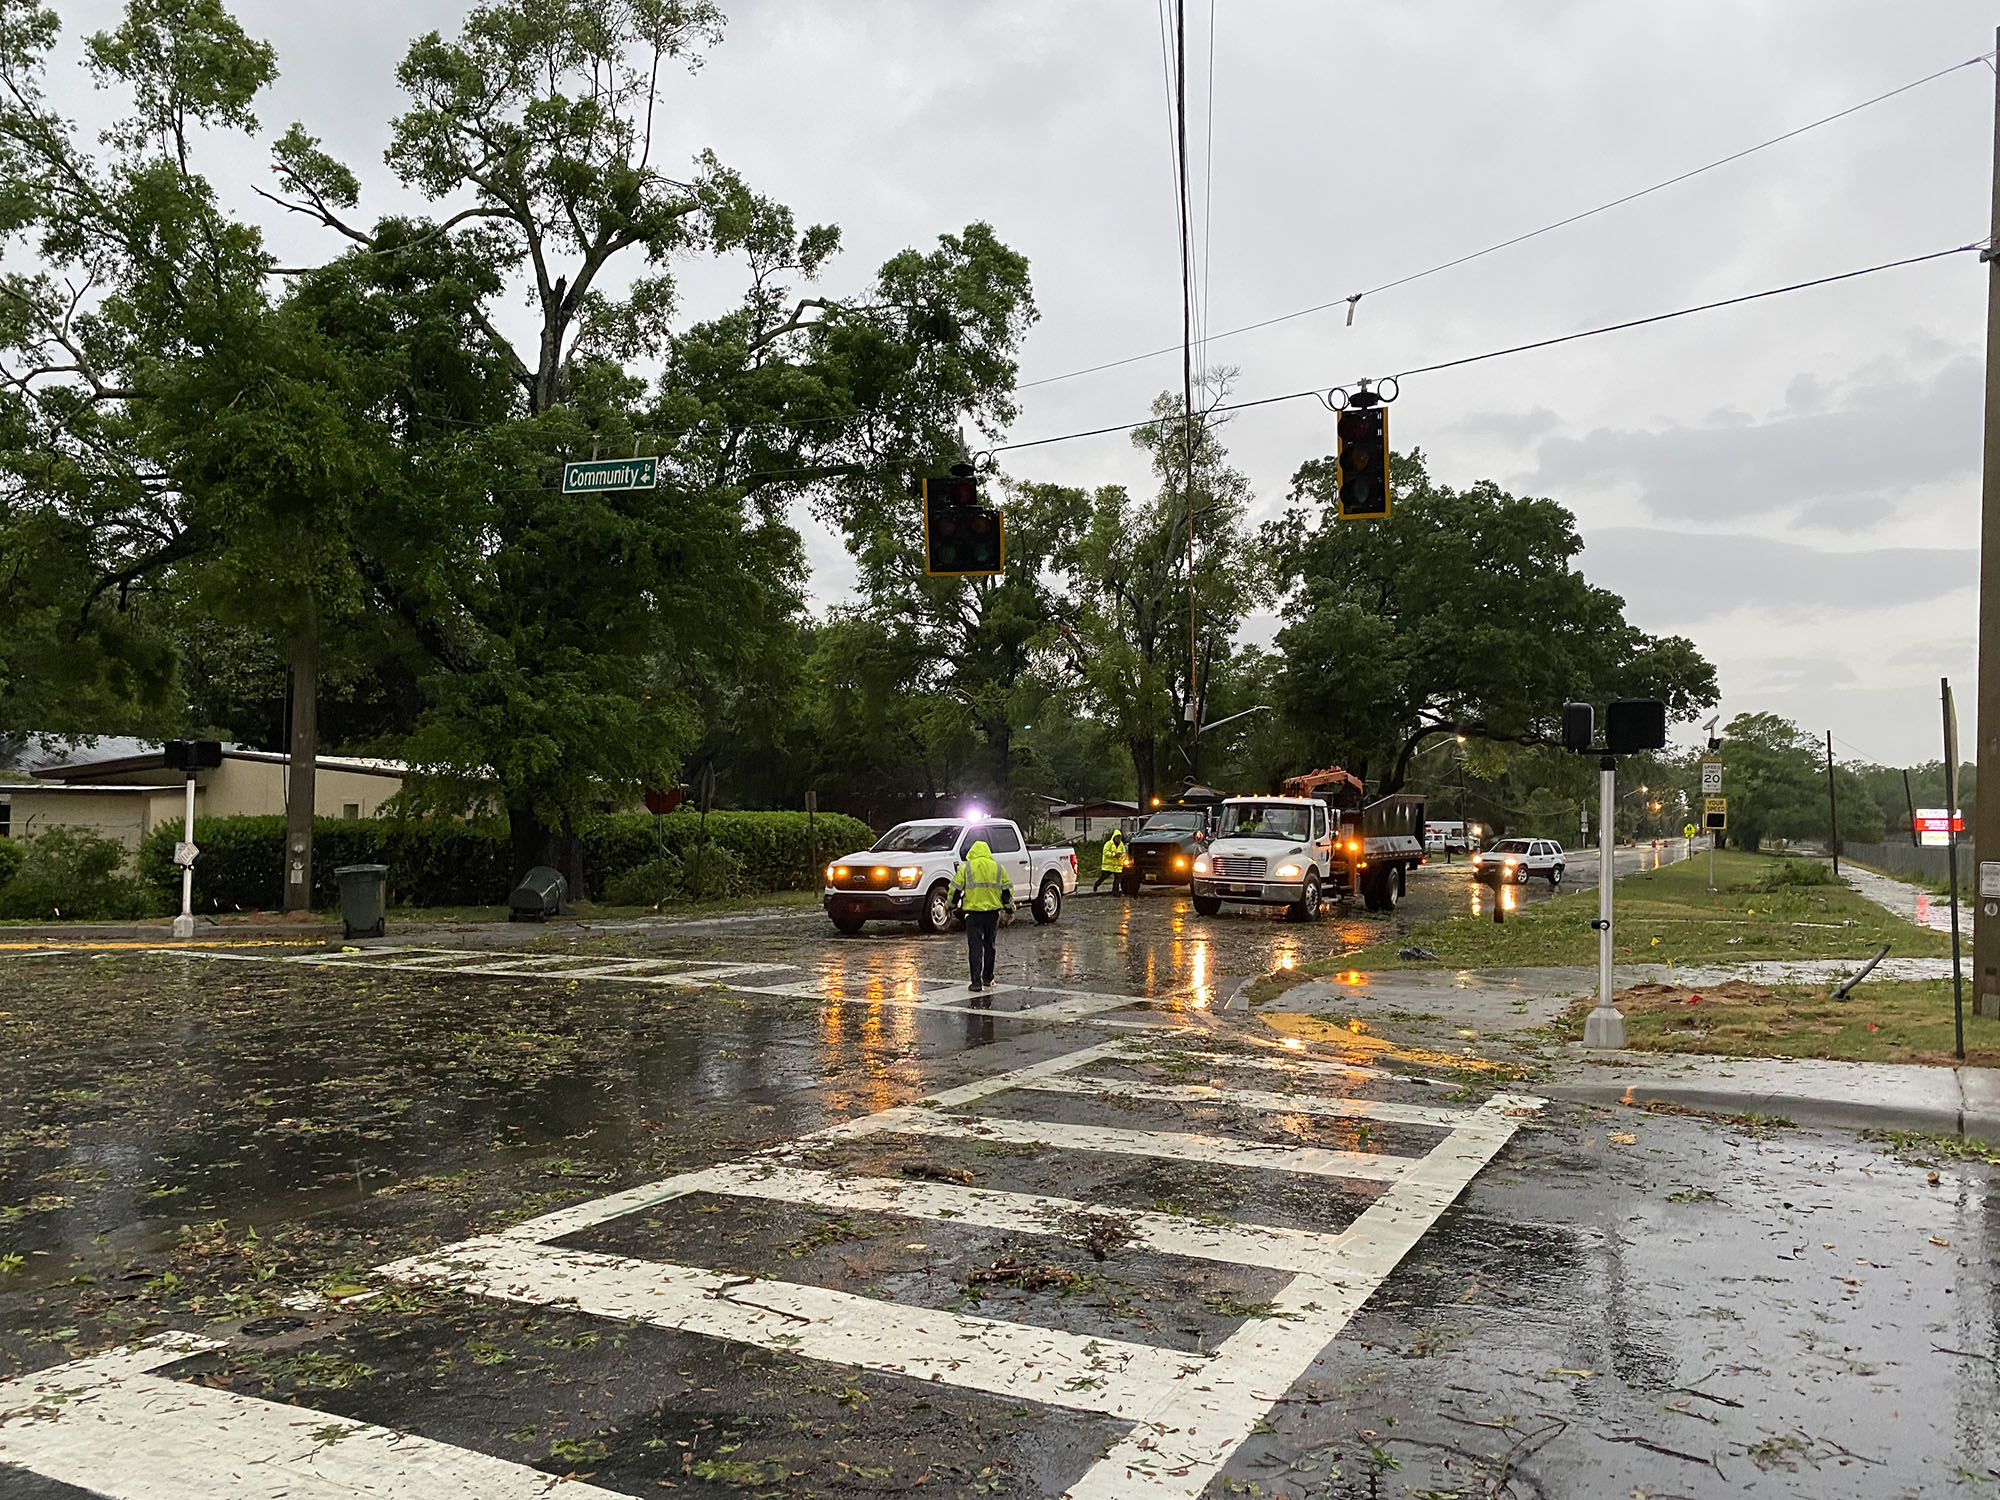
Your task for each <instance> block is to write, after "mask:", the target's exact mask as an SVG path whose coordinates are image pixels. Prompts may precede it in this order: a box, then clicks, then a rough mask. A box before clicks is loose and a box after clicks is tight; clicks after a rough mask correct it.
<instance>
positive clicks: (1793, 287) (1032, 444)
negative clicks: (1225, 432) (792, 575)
mask: <svg viewBox="0 0 2000 1500" xmlns="http://www.w3.org/2000/svg"><path fill="white" fill-rule="evenodd" d="M1974 61H1978V59H1974ZM1985 248H1986V242H1985V241H1984V240H1975V241H1974V242H1973V243H1971V244H1969V245H1954V246H1952V247H1951V248H1950V249H1949V250H1933V251H1931V252H1929V253H1928V254H1925V255H1909V256H1905V257H1904V258H1903V259H1901V260H1885V261H1883V262H1881V263H1880V264H1878V265H1873V266H1863V267H1861V268H1860V269H1859V270H1856V271H1841V272H1839V273H1837V274H1836V275H1832V276H1818V277H1814V278H1813V279H1812V280H1810V281H1794V282H1791V283H1789V284H1787V285H1785V286H1774V287H1769V288H1766V289H1765V290H1764V291H1761V292H1745V293H1744V294H1743V295H1741V296H1738V297H1723V298H1720V299H1719V300H1717V301H1714V302H1701V303H1697V304H1696V305H1694V306H1693V307H1680V308H1675V309H1674V310H1673V311H1672V312H1663V313H1653V314H1651V315H1649V316H1647V317H1643V318H1628V319H1626V320H1625V321H1624V322H1622V323H1606V324H1603V325H1602V326H1600V327H1597V328H1585V329H1581V330H1579V331H1578V332H1576V333H1563V334H1557V335H1556V336H1555V337H1554V338H1546V339H1536V340H1534V341H1532V342H1530V343H1526V344H1510V345H1508V346H1506V347H1505V348H1502V349H1489V350H1487V351H1485V352H1484V353H1482V354H1466V355H1461V356H1460V357H1459V358H1457V359H1446V360H1439V361H1438V362H1437V363H1435V364H1428V365H1413V366H1411V367H1410V368H1408V369H1405V370H1400V371H1397V372H1396V374H1395V376H1394V378H1395V379H1396V380H1398V381H1401V380H1403V379H1406V378H1407V377H1409V376H1412V375H1429V374H1432V373H1434V372H1436V371H1439V370H1455V369H1457V368H1459V367H1460V366H1461V365H1472V364H1479V363H1481V362H1483V361H1485V360H1489V359H1502V358H1505V357H1506V356H1507V355H1510V354H1525V353H1527V352H1529V351H1530V350H1533V349H1549V348H1553V347H1554V346H1555V345H1557V344H1571V343H1575V342H1576V341H1577V340H1578V339H1589V338H1596V337H1597V336H1598V335H1599V334H1605V333H1622V332H1624V331H1625V330H1627V329H1631V328H1644V327H1646V326H1648V325H1649V324H1653V323H1666V322H1670V321H1672V320H1673V319H1675V318H1688V317H1693V316H1694V315H1695V314H1696V313H1705V312H1714V311H1716V310H1717V309H1718V308H1724V307H1738V306H1741V305H1742V304H1743V303H1746V302H1761V301H1763V300H1765V299H1766V298H1769V297H1782V296H1785V295H1786V294H1787V293H1790V292H1803V291H1808V290H1810V289H1811V288H1813V287H1819V286H1832V285H1833V284H1834V283H1836V282H1841V281H1853V280H1855V279H1856V278H1858V277H1862V276H1873V275H1874V274H1876V273H1877V272H1878V271H1894V270H1897V269H1899V268H1900V267H1903V266H1916V265H1922V264H1923V263H1924V262H1926V261H1932V260H1942V259H1944V258H1945V257H1947V256H1952V255H1966V254H1969V253H1971V252H1972V251H1975V250H1984V249H1985ZM1308 396H1313V397H1318V398H1319V399H1321V400H1324V399H1325V398H1326V393H1325V388H1324V387H1318V386H1316V387H1313V388H1312V389H1309V390H1303V391H1287V392H1286V393H1285V394H1284V395H1282V396H1260V397H1258V398H1257V399H1255V400H1252V401H1231V402H1225V403H1223V404H1222V405H1219V406H1216V407H1214V408H1212V410H1213V411H1215V412H1229V411H1248V410H1249V409H1250V408H1252V407H1256V406H1272V405H1275V404H1276V403H1278V402H1280V401H1299V400H1303V399H1304V398H1306V397H1308ZM1157 421H1158V419H1157V418H1148V419H1146V420H1145V421H1141V422H1120V423H1116V424H1114V425H1112V426H1109V427H1092V428H1088V429H1086V430H1084V431H1082V432H1065V433H1058V434H1057V435H1055V436H1053V437H1045V438H1027V439H1024V440H1023V441H1021V442H1018V443H1001V444H998V445H997V446H995V447H993V448H990V449H988V450H987V451H988V452H990V453H1011V452H1014V451H1016V450H1017V449H1021V448H1043V447H1047V446H1048V445H1049V444H1051V443H1068V442H1074V441H1076V440H1077V439H1080V438H1089V437H1103V436H1104V435H1106V434H1107V433H1113V432H1136V431H1138V430H1139V429H1140V428H1142V427H1151V426H1153V425H1155V424H1156V422H1157Z"/></svg>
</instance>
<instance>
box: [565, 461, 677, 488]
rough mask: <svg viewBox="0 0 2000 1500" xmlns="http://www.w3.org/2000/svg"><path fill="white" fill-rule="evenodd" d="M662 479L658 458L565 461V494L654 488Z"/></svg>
mask: <svg viewBox="0 0 2000 1500" xmlns="http://www.w3.org/2000/svg"><path fill="white" fill-rule="evenodd" d="M659 482H660V461H659V460H658V459H657V458H602V459H600V458H593V459H591V460H590V461H589V462H587V463H580V464H564V465H563V489H562V492H563V493H564V494H565V495H597V494H602V493H604V492H605V491H607V490H650V489H652V488H653V487H654V486H655V485H657V484H658V483H659Z"/></svg>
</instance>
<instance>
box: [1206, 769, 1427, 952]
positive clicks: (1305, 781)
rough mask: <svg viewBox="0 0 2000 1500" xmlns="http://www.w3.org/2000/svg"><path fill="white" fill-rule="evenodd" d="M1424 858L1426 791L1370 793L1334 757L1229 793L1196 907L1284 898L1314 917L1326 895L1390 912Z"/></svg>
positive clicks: (1296, 912)
mask: <svg viewBox="0 0 2000 1500" xmlns="http://www.w3.org/2000/svg"><path fill="white" fill-rule="evenodd" d="M1423 862H1424V799H1423V797H1421V796H1419V795H1415V794H1394V795H1391V796H1387V797H1378V798H1376V799H1375V800H1374V801H1372V802H1370V801H1367V800H1366V799H1365V798H1364V796H1363V791H1362V785H1361V782H1360V780H1359V778H1357V777H1355V776H1353V775H1351V774H1349V773H1348V772H1346V771H1343V770H1341V769H1340V768H1339V767H1338V766H1334V767H1330V768H1328V769H1326V770H1323V771H1314V772H1312V773H1310V774H1309V775H1305V776H1295V777H1293V778H1291V779H1290V780H1289V781H1287V782H1286V783H1285V784H1284V789H1283V792H1282V793H1281V794H1280V795H1277V796H1268V797H1230V798H1227V799H1225V800H1224V801H1223V803H1222V806H1221V808H1220V809H1219V811H1218V813H1217V816H1216V823H1215V832H1214V835H1213V837H1212V838H1211V839H1210V841H1209V845H1208V848H1207V850H1206V852H1205V853H1203V854H1202V855H1201V856H1200V857H1199V858H1197V859H1196V860H1195V862H1194V881H1193V894H1194V909H1195V910H1196V911H1198V912H1200V913H1201V914H1202V915H1203V916H1214V915H1215V914H1216V913H1217V912H1219V911H1221V910H1222V907H1223V905H1224V903H1226V902H1233V903H1237V904H1241V905H1249V906H1282V907H1284V908H1285V909H1286V915H1287V916H1289V917H1291V918H1292V919H1293V920H1295V921H1301V922H1309V921H1311V920H1312V919H1313V918H1315V917H1317V916H1318V915H1319V913H1320V908H1321V907H1322V906H1323V905H1324V904H1325V903H1326V902H1328V901H1335V902H1340V903H1343V904H1345V903H1348V902H1351V901H1354V900H1356V899H1357V898H1358V899H1359V900H1360V901H1361V902H1362V904H1363V905H1364V906H1366V907H1367V908H1368V910H1370V911H1390V910H1393V909H1394V907H1395V905H1396V902H1397V901H1398V900H1399V899H1401V897H1402V895H1403V893H1404V887H1405V883H1406V881H1407V878H1408V874H1409V871H1410V869H1411V868H1412V867H1413V866H1416V865H1420V864H1422V863H1423Z"/></svg>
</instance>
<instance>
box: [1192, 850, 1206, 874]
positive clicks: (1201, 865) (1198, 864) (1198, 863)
mask: <svg viewBox="0 0 2000 1500" xmlns="http://www.w3.org/2000/svg"><path fill="white" fill-rule="evenodd" d="M1194 872H1195V874H1197V875H1206V874H1207V873H1208V856H1207V855H1206V854H1197V855H1196V856H1195V857H1194Z"/></svg>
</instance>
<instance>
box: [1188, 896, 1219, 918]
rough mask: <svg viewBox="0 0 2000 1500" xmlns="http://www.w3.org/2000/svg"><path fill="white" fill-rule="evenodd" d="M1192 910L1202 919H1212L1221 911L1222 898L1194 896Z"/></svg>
mask: <svg viewBox="0 0 2000 1500" xmlns="http://www.w3.org/2000/svg"><path fill="white" fill-rule="evenodd" d="M1194 909H1195V910H1196V911H1198V912H1200V913H1201V914H1202V915H1203V916H1204V917H1212V916H1214V915H1215V914H1216V913H1217V912H1219V911H1221V910H1222V898H1221V897H1220V896H1196V897H1195V898H1194Z"/></svg>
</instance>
